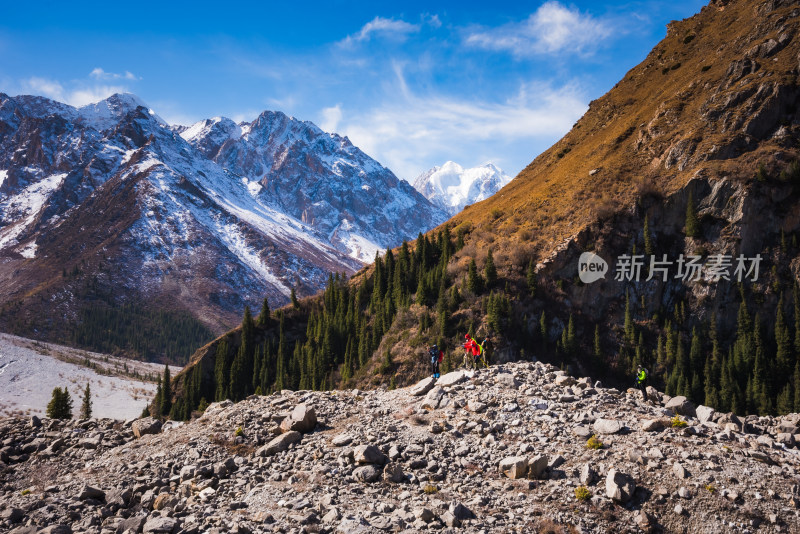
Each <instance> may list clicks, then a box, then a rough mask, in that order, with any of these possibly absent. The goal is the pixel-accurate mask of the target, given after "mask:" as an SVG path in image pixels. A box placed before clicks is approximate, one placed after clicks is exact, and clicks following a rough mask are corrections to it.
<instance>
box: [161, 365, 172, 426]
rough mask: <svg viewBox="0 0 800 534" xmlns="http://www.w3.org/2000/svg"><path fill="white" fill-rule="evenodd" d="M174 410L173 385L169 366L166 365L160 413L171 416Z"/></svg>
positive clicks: (162, 383) (162, 382) (162, 381)
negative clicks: (171, 411)
mask: <svg viewBox="0 0 800 534" xmlns="http://www.w3.org/2000/svg"><path fill="white" fill-rule="evenodd" d="M171 409H172V385H171V384H170V377H169V365H164V378H163V379H162V380H161V406H160V409H159V413H160V414H161V415H169V412H170V410H171Z"/></svg>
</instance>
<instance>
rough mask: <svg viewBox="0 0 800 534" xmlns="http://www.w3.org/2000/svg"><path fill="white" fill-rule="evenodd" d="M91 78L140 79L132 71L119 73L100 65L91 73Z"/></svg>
mask: <svg viewBox="0 0 800 534" xmlns="http://www.w3.org/2000/svg"><path fill="white" fill-rule="evenodd" d="M89 76H90V77H91V78H94V79H95V80H139V79H141V78H138V77H137V76H135V75H134V74H133V73H132V72H130V71H128V70H126V71H125V72H124V73H122V74H118V73H115V72H106V71H104V70H103V69H101V68H100V67H96V68H95V69H94V70H92V72H90V73H89Z"/></svg>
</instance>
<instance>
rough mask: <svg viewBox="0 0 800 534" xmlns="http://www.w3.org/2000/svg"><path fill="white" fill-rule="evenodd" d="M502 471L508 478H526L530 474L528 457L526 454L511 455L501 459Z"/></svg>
mask: <svg viewBox="0 0 800 534" xmlns="http://www.w3.org/2000/svg"><path fill="white" fill-rule="evenodd" d="M500 472H501V473H503V474H504V475H506V476H507V477H508V478H511V479H517V478H524V477H525V475H527V474H528V459H527V458H526V457H524V456H510V457H508V458H504V459H503V460H501V461H500Z"/></svg>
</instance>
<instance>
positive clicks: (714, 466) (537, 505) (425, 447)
mask: <svg viewBox="0 0 800 534" xmlns="http://www.w3.org/2000/svg"><path fill="white" fill-rule="evenodd" d="M651 397H652V398H653V399H657V400H652V401H650V402H647V403H646V402H644V401H643V400H642V398H641V394H639V393H638V392H635V391H628V392H619V391H617V390H614V389H607V388H603V387H601V385H600V384H592V383H591V380H590V379H588V378H583V379H577V380H576V379H574V378H573V377H570V376H566V375H564V374H563V372H561V371H557V370H556V369H555V368H553V367H551V366H549V365H545V364H541V363H514V364H507V365H502V366H498V367H494V368H491V369H486V370H481V371H479V372H477V373H476V374H475V376H474V377H473V378H470V377H468V376H466V375H465V374H464V373H463V372H461V371H457V372H454V373H450V374H447V375H444V376H442V377H441V378H440V379H439V380H438V383H437V384H434V381H433V379H426V380H424V381H422V382H420V383H419V384H417V385H416V386H414V387H411V388H405V389H400V390H395V391H366V392H365V391H332V392H302V391H301V392H290V391H284V392H281V393H279V394H274V395H270V396H264V397H256V396H254V397H251V398H249V399H247V400H245V401H243V402H240V403H238V404H232V403H230V402H222V403H216V404H212V405H211V406H210V407H209V408H208V409H207V410H206V412H205V414H204V415H203V416H202V417H201V418H200V419H197V420H194V421H192V422H190V423H187V424H179V425H175V424H173V423H167V424H165V425H164V426H163V427H162V426H161V424H160V423H159V422H157V421H154V420H152V419H140V420H136V421H134V420H130V421H126V422H121V421H114V420H110V419H99V420H94V419H92V420H88V421H77V420H72V421H67V422H60V421H54V420H47V419H44V420H39V419H36V418H14V419H12V418H7V419H3V420H0V446H2V448H0V461H2V464H0V469H1V470H2V475H0V503H2V504H0V510H2V511H0V531H3V532H9V531H10V532H15V533H26V532H51V533H52V532H98V533H99V532H103V533H106V532H108V533H111V532H118V533H123V532H133V533H135V532H173V533H178V532H185V533H189V532H210V533H223V532H238V533H246V532H365V533H366V532H381V531H393V532H417V531H422V530H437V531H443V532H457V531H463V532H610V531H618V532H639V531H664V532H692V533H694V532H709V533H710V532H798V531H800V513H799V512H798V506H800V494H799V492H800V490H799V489H798V488H799V487H800V486H798V485H799V484H800V476H798V464H800V451H798V449H797V448H796V445H795V439H798V440H800V435H797V434H800V430H798V427H797V425H798V422H799V421H798V419H799V417H798V416H797V415H792V416H787V417H784V418H782V419H775V418H769V417H760V418H759V417H748V418H747V419H739V418H737V417H736V416H732V415H730V414H719V413H715V412H714V411H713V410H711V409H709V408H705V407H694V406H692V405H691V404H690V403H688V402H686V401H685V399H682V398H675V399H668V398H666V397H664V396H663V395H661V394H658V393H657V392H655V391H654V390H652V391H651ZM676 412H678V413H682V414H684V415H683V416H679V417H673V416H674V414H675V413H676ZM673 421H676V422H677V421H685V422H687V423H688V424H687V426H685V427H673V426H672V423H673ZM593 435H594V436H595V438H594V439H593V440H591V443H595V446H598V448H591V447H589V446H587V445H588V444H589V442H590V438H592V436H593ZM597 442H601V443H602V446H599V445H598V444H597ZM576 490H578V491H576ZM577 494H581V495H582V496H583V497H584V500H580V499H578V498H577V496H576V495H577Z"/></svg>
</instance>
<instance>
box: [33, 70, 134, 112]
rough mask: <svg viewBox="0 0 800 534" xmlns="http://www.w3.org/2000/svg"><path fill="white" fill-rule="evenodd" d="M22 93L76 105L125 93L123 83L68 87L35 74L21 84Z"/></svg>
mask: <svg viewBox="0 0 800 534" xmlns="http://www.w3.org/2000/svg"><path fill="white" fill-rule="evenodd" d="M20 86H21V89H22V93H27V94H33V95H38V96H45V97H47V98H50V99H52V100H57V101H58V102H64V103H65V104H69V105H71V106H75V107H81V106H85V105H87V104H92V103H94V102H99V101H100V100H104V99H106V98H108V97H109V96H111V95H113V94H115V93H125V92H127V88H126V87H123V86H121V85H103V84H100V85H79V86H76V87H74V88H72V89H66V88H65V87H64V86H63V85H62V84H61V82H58V81H56V80H49V79H47V78H40V77H37V76H34V77H32V78H28V79H27V80H23V81H22V83H21V84H20Z"/></svg>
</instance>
